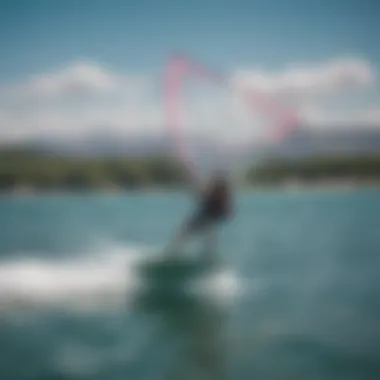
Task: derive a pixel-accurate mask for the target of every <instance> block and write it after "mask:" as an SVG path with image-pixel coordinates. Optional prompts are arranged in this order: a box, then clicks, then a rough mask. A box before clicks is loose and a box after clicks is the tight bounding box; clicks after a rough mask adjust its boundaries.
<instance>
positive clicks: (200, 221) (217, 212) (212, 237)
mask: <svg viewBox="0 0 380 380" xmlns="http://www.w3.org/2000/svg"><path fill="white" fill-rule="evenodd" d="M191 185H192V186H191V187H192V188H193V192H194V193H195V196H196V203H197V204H196V208H195V212H193V214H192V215H191V216H190V217H188V218H187V219H186V220H185V221H184V223H183V225H182V227H181V228H180V230H179V232H178V233H177V235H176V237H175V239H174V242H173V244H172V248H171V249H170V252H172V253H178V252H179V250H180V249H181V247H182V245H183V244H184V242H185V241H186V240H187V239H188V238H190V237H192V236H193V235H195V234H205V237H206V239H207V243H206V245H205V248H206V253H207V254H208V255H212V254H214V253H215V251H216V245H217V242H216V228H217V226H218V225H219V224H220V223H222V222H225V221H226V220H227V219H229V218H230V217H231V216H232V213H233V207H232V187H231V184H230V181H229V180H228V177H227V175H225V174H224V173H223V172H221V171H220V172H217V173H216V174H214V175H213V176H212V177H211V179H210V180H209V181H208V183H207V184H206V185H205V186H204V185H202V184H200V181H199V180H197V179H196V178H194V176H193V177H192V181H191Z"/></svg>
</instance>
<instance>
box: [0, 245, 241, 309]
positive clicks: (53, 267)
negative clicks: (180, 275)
mask: <svg viewBox="0 0 380 380" xmlns="http://www.w3.org/2000/svg"><path fill="white" fill-rule="evenodd" d="M155 251H156V252H157V251H158V250H157V249H152V248H148V247H139V246H133V247H131V246H128V247H117V246H116V247H115V246H112V245H111V246H110V245H108V246H107V247H103V249H100V248H99V249H98V250H97V251H96V253H92V254H90V253H85V254H84V253H82V254H78V255H76V256H73V255H70V258H66V259H62V260H51V259H50V260H48V259H41V258H30V257H24V258H22V259H18V260H13V261H7V262H1V263H0V311H4V310H14V309H16V308H19V307H25V306H27V307H34V308H37V309H40V308H41V307H64V308H68V307H69V308H74V309H76V310H93V309H107V310H109V309H110V308H111V309H112V308H113V307H117V308H118V307H123V308H125V306H126V305H128V301H130V300H132V298H133V296H134V295H135V294H136V290H138V289H140V288H142V287H143V286H144V285H145V284H144V283H143V282H142V278H140V277H139V271H138V270H137V268H136V267H137V265H138V264H139V263H141V262H143V261H146V260H149V259H150V258H151V257H152V256H154V252H155ZM193 285H194V286H193V287H192V289H193V290H194V291H195V292H196V293H197V294H200V293H202V294H208V295H212V296H213V297H217V298H219V299H230V298H233V297H235V296H236V295H237V293H238V292H239V290H240V289H239V281H238V277H237V276H236V273H234V272H233V271H232V270H220V271H218V272H215V273H213V274H210V275H207V276H206V277H205V278H201V279H198V281H196V282H195V283H194V284H193Z"/></svg>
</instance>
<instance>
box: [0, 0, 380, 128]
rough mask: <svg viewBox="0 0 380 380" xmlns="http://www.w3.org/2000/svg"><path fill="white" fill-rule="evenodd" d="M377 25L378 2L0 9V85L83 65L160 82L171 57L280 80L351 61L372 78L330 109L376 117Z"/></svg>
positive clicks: (33, 1) (211, 1)
mask: <svg viewBox="0 0 380 380" xmlns="http://www.w3.org/2000/svg"><path fill="white" fill-rule="evenodd" d="M379 20H380V2H379V1H377V0H363V1H360V0H357V1H356V0H318V1H317V0H309V1H306V0H304V1H301V0H287V1H285V0H277V1H274V0H266V1H265V0H260V1H258V0H250V1H248V0H246V1H242V0H240V1H239V0H231V1H227V0H219V1H217V0H191V1H190V0H189V1H185V0H182V1H181V0H176V1H175V0H161V1H157V0H155V1H154V0H149V1H148V0H135V1H128V0H124V1H121V0H117V1H116V0H104V1H97V0H65V1H60V2H58V1H51V0H24V1H21V0H6V1H0V51H1V52H2V59H1V60H0V86H2V88H3V89H4V88H7V89H8V90H9V88H11V87H12V86H15V85H16V84H17V85H19V86H20V84H22V83H24V82H27V81H28V78H30V76H31V75H44V74H45V73H50V74H49V75H54V74H53V73H54V72H58V71H59V70H61V69H63V68H64V67H66V66H68V65H70V64H72V63H73V62H83V61H86V62H87V63H88V64H89V65H91V64H92V65H96V67H98V68H100V67H101V68H102V70H103V69H104V70H107V72H108V73H109V74H110V75H111V73H112V75H114V74H115V75H116V73H117V75H121V74H122V75H126V76H133V75H136V76H142V75H147V76H152V77H154V76H156V77H158V76H159V75H160V72H161V71H162V69H163V65H164V63H165V60H166V59H167V57H168V55H169V54H170V53H171V52H172V51H175V50H181V51H184V52H186V53H187V54H190V56H192V57H196V58H197V59H199V60H201V61H202V62H205V63H207V64H209V65H211V66H212V67H216V68H218V69H221V70H224V71H225V72H234V71H238V70H241V69H244V71H245V75H246V77H249V75H248V74H249V71H250V70H251V71H252V72H255V70H256V71H258V70H261V72H266V73H267V75H274V74H273V73H276V75H277V79H278V78H279V77H281V75H285V77H286V74H284V71H286V70H287V67H288V66H289V65H292V64H302V65H304V66H310V67H313V65H314V66H315V65H317V66H318V65H322V66H323V65H327V64H328V62H331V61H339V60H343V61H342V62H343V63H342V65H345V63H344V60H347V59H351V60H357V61H358V62H359V64H358V65H359V66H360V65H362V66H363V65H364V66H365V67H364V66H363V67H364V71H365V70H366V69H367V71H368V70H370V71H371V78H372V79H371V80H370V79H368V78H367V79H368V80H367V82H371V83H367V82H366V84H365V85H364V84H362V85H361V87H360V86H358V87H360V88H359V89H358V91H357V93H356V94H355V96H356V97H354V96H353V95H352V96H351V98H350V99H349V98H347V96H343V97H342V99H343V100H342V101H341V102H340V106H339V107H337V110H338V109H340V111H344V104H345V105H346V106H347V105H348V104H358V105H359V104H360V105H361V107H362V110H361V111H360V112H362V113H363V112H367V111H368V112H369V113H371V115H372V119H373V115H375V119H376V118H377V115H378V112H379V111H378V106H380V96H379V88H378V84H377V82H376V77H377V73H378V72H379V70H380V49H379V42H378V36H380V22H379ZM366 65H367V66H368V67H367V66H366ZM351 66H352V65H351ZM363 67H362V68H363ZM350 70H351V69H350ZM353 70H354V71H355V70H356V71H360V68H359V69H353ZM327 71H328V70H327ZM348 71H349V70H348ZM351 71H352V70H351ZM346 72H347V70H346ZM247 73H248V74H247ZM270 73H271V74H270ZM281 73H282V74H281ZM359 74H360V73H359ZM359 74H358V75H359ZM367 74H368V73H367ZM321 75H322V74H321ZM347 75H351V74H347ZM355 75H356V74H354V76H355ZM288 77H289V76H288ZM290 78H292V77H290ZM349 79H350V78H349ZM288 80H290V79H289V78H288ZM271 81H272V82H273V81H275V78H271ZM272 82H271V83H272ZM372 82H373V83H372ZM8 90H7V91H8ZM364 90H365V91H364ZM4 91H5V90H3V92H4ZM341 92H342V91H341ZM330 99H331V97H330ZM0 100H1V99H0ZM314 100H315V99H314ZM334 101H335V100H334ZM6 103H7V104H5V105H4V99H3V104H1V103H0V115H1V111H3V112H2V114H3V115H4V114H5V116H3V119H5V120H8V119H9V115H10V113H11V110H13V111H12V112H14V110H15V109H16V108H17V105H15V103H13V104H12V105H10V104H9V101H8V102H6ZM19 103H20V102H19ZM309 103H310V102H309ZM322 103H323V102H321V101H320V99H319V103H318V104H319V105H320V104H322ZM338 103H339V102H338ZM65 104H66V105H67V102H65ZM309 106H310V104H309ZM15 107H16V108H15ZM23 107H24V108H25V105H24V106H23ZM62 107H63V106H62ZM366 107H367V108H368V110H367V111H366V109H367V108H366ZM44 109H45V110H46V107H45V108H44ZM340 111H339V112H340ZM35 112H37V111H35ZM38 112H41V108H39V109H38ZM108 112H110V110H109V111H108ZM318 112H323V110H321V109H319V110H318ZM337 112H338V111H337ZM379 114H380V112H379ZM13 116H14V115H13ZM372 119H371V120H372ZM12 120H13V122H14V123H15V124H14V125H16V126H17V120H16V121H15V120H14V118H13V119H12ZM358 120H360V118H359V119H358ZM0 122H1V118H0ZM379 122H380V116H379ZM0 128H2V129H4V128H6V126H5V125H3V126H1V125H0ZM25 128H26V129H27V126H25V125H24V126H23V127H22V128H21V129H25Z"/></svg>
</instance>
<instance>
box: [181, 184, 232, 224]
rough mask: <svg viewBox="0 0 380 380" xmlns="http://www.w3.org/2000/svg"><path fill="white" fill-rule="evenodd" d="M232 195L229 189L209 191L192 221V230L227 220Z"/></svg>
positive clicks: (219, 188)
mask: <svg viewBox="0 0 380 380" xmlns="http://www.w3.org/2000/svg"><path fill="white" fill-rule="evenodd" d="M230 202H231V200H230V194H229V190H228V189H227V187H225V186H223V187H214V188H210V189H208V190H207V191H206V192H205V194H204V195H203V196H202V198H201V200H200V206H199V208H198V210H197V212H196V213H195V214H194V216H193V217H192V218H191V219H190V225H189V227H190V229H191V230H198V229H199V228H202V227H205V226H208V225H210V224H214V223H218V222H221V221H223V220H225V219H226V218H227V217H228V216H229V215H230V212H231V205H230Z"/></svg>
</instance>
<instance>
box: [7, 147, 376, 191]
mask: <svg viewBox="0 0 380 380" xmlns="http://www.w3.org/2000/svg"><path fill="white" fill-rule="evenodd" d="M183 183H184V173H183V170H181V167H180V166H179V164H178V163H176V162H175V161H174V160H172V159H170V158H168V157H162V156H155V157H140V158H138V157H63V156H57V155H43V154H38V153H30V152H23V151H9V150H8V151H2V152H0V191H2V192H11V191H17V190H19V189H29V190H30V191H53V190H57V191H58V190H59V191H79V190H96V189H97V190H132V189H152V188H173V187H177V186H178V187H179V186H181V185H182V184H183ZM339 183H343V184H344V183H350V184H355V185H360V184H365V183H380V154H379V155H366V156H363V155H360V156H359V155H357V156H354V155H351V156H347V155H346V156H332V155H329V156H327V155H324V156H320V157H308V158H299V159H294V158H293V159H284V158H278V159H271V160H266V161H262V162H260V163H258V164H256V165H254V166H252V168H251V169H249V170H248V171H247V173H246V174H245V176H244V178H243V180H242V183H241V184H242V185H245V186H250V185H252V186H281V185H287V184H299V185H316V184H322V185H323V184H339Z"/></svg>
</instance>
